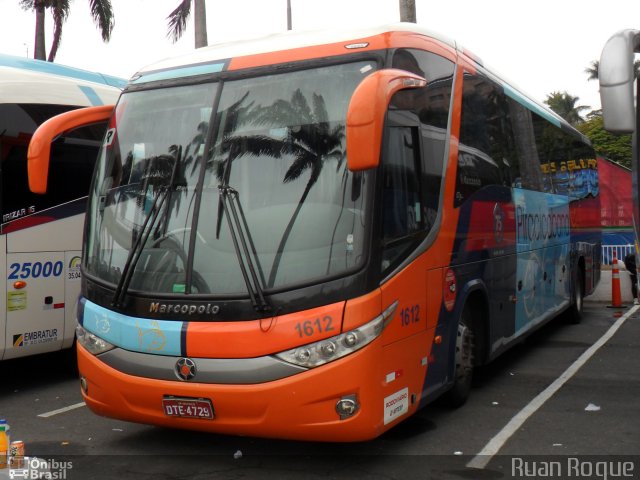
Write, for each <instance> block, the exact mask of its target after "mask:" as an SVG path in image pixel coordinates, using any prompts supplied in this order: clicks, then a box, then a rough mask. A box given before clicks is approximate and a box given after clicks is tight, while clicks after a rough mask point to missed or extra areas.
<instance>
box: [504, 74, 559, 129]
mask: <svg viewBox="0 0 640 480" xmlns="http://www.w3.org/2000/svg"><path fill="white" fill-rule="evenodd" d="M504 93H505V94H507V96H509V97H511V98H512V99H514V100H515V101H516V102H518V103H519V104H521V105H522V106H524V107H526V108H528V109H529V110H531V111H533V112H534V113H537V114H538V115H540V116H541V117H542V118H544V119H545V120H547V121H549V122H551V123H552V124H554V125H555V126H556V127H558V128H560V125H561V122H560V120H558V119H557V118H556V117H554V116H553V114H551V113H549V112H548V111H547V110H546V109H544V108H542V107H541V106H540V105H538V104H536V103H534V102H532V101H531V100H529V99H528V98H527V97H525V96H523V95H521V94H520V93H518V92H517V91H515V90H513V89H512V88H511V87H510V86H509V85H504Z"/></svg>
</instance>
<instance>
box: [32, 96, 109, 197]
mask: <svg viewBox="0 0 640 480" xmlns="http://www.w3.org/2000/svg"><path fill="white" fill-rule="evenodd" d="M113 107H114V106H113V105H104V106H99V107H86V108H80V109H77V110H71V111H69V112H65V113H61V114H60V115H56V116H55V117H52V118H50V119H49V120H47V121H46V122H44V123H43V124H42V125H40V126H39V127H38V129H37V130H36V131H35V133H34V134H33V136H32V137H31V141H30V142H29V150H28V152H27V171H28V174H29V190H31V191H32V192H33V193H40V194H44V193H47V181H48V177H49V157H50V156H51V142H53V141H54V140H55V139H56V138H57V137H58V136H60V135H63V134H64V133H65V132H68V131H70V130H73V129H75V128H79V127H83V126H85V125H90V124H92V123H97V122H103V121H105V120H109V118H110V117H111V113H112V112H113Z"/></svg>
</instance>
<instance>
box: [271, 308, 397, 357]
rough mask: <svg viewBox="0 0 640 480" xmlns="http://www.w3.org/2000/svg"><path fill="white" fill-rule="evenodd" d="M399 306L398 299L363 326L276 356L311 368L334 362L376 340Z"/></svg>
mask: <svg viewBox="0 0 640 480" xmlns="http://www.w3.org/2000/svg"><path fill="white" fill-rule="evenodd" d="M397 306H398V301H397V300H396V301H395V302H393V303H392V304H391V306H389V308H387V309H386V310H385V311H384V312H382V313H381V314H380V315H378V316H377V317H376V318H374V319H373V320H371V321H370V322H369V323H365V324H364V325H362V326H361V327H358V328H355V329H353V330H350V331H348V332H345V333H341V334H340V335H336V336H335V337H330V338H325V339H324V340H320V341H318V342H314V343H309V344H307V345H302V346H300V347H296V348H292V349H291V350H287V351H284V352H280V353H277V354H276V355H275V356H276V357H277V358H279V359H280V360H284V361H285V362H289V363H293V364H294V365H300V366H301V367H309V368H313V367H318V366H320V365H324V364H325V363H329V362H333V361H334V360H337V359H339V358H342V357H344V356H346V355H349V354H350V353H353V352H355V351H357V350H360V349H361V348H362V347H364V346H366V345H368V344H370V343H371V342H372V341H373V340H375V339H376V338H377V337H378V336H379V335H380V334H381V333H382V331H383V330H384V327H386V326H387V324H388V323H389V321H390V320H391V318H393V314H394V313H395V311H396V308H397Z"/></svg>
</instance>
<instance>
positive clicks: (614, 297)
mask: <svg viewBox="0 0 640 480" xmlns="http://www.w3.org/2000/svg"><path fill="white" fill-rule="evenodd" d="M607 307H609V308H622V307H624V305H622V294H621V293H620V270H619V268H618V258H617V254H616V250H615V249H614V250H613V260H611V305H607Z"/></svg>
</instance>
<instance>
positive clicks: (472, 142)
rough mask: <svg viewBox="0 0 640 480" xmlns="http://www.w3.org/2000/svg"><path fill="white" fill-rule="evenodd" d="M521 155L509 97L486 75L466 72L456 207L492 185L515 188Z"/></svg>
mask: <svg viewBox="0 0 640 480" xmlns="http://www.w3.org/2000/svg"><path fill="white" fill-rule="evenodd" d="M517 161H518V159H517V152H516V146H515V140H514V138H513V131H512V127H511V121H510V114H509V105H508V102H507V97H506V95H505V93H504V91H503V89H502V87H500V86H499V85H498V84H497V83H495V82H493V81H492V80H490V79H489V78H487V77H485V76H483V75H472V74H469V73H465V75H464V84H463V94H462V114H461V119H460V150H459V153H458V178H457V182H456V194H455V199H454V206H456V207H458V206H460V205H461V204H462V203H464V202H465V201H466V200H468V199H469V198H470V197H471V196H472V195H473V194H474V193H475V192H476V191H478V190H480V189H481V188H483V187H486V186H489V185H496V186H507V187H511V185H512V182H513V181H514V179H512V171H511V170H512V168H511V167H512V166H513V165H514V164H516V163H517Z"/></svg>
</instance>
